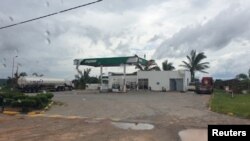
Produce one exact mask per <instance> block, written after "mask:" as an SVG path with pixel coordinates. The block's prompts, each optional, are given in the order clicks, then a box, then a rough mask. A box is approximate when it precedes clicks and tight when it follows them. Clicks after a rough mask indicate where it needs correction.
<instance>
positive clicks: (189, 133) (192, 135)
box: [178, 129, 207, 141]
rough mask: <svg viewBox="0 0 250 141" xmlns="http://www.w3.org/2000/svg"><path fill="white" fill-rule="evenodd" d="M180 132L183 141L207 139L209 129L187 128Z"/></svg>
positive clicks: (202, 140)
mask: <svg viewBox="0 0 250 141" xmlns="http://www.w3.org/2000/svg"><path fill="white" fill-rule="evenodd" d="M178 134H179V136H180V139H181V141H207V129H187V130H182V131H180V132H179V133H178Z"/></svg>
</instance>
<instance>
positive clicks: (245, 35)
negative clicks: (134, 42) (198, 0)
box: [154, 7, 250, 59]
mask: <svg viewBox="0 0 250 141" xmlns="http://www.w3.org/2000/svg"><path fill="white" fill-rule="evenodd" d="M249 19H250V10H249V7H248V8H242V7H238V8H228V9H226V10H224V11H222V12H221V13H219V14H218V15H217V16H216V17H214V18H213V19H211V20H210V21H208V22H206V23H205V24H203V25H201V24H200V25H195V26H188V27H186V28H183V29H181V30H180V31H179V32H177V33H176V34H174V35H173V36H172V37H171V38H169V39H166V40H165V41H163V42H162V44H161V45H160V46H159V47H158V48H157V49H156V51H155V53H154V57H155V58H157V59H161V58H164V57H183V56H185V55H186V54H187V52H189V51H190V50H192V49H196V50H198V51H203V50H218V49H221V48H224V47H226V46H227V45H228V44H229V43H231V42H232V41H235V40H237V39H244V40H250V38H249V37H250V20H249Z"/></svg>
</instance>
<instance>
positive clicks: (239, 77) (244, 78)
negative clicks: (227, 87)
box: [235, 73, 248, 80]
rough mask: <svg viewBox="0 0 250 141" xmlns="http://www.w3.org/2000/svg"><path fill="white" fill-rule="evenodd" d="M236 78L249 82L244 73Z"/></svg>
mask: <svg viewBox="0 0 250 141" xmlns="http://www.w3.org/2000/svg"><path fill="white" fill-rule="evenodd" d="M235 78H236V79H238V80H248V76H247V74H244V73H240V74H238V75H236V77H235Z"/></svg>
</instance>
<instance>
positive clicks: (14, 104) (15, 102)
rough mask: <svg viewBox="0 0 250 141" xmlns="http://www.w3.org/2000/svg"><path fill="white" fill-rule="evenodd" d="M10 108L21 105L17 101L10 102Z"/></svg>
mask: <svg viewBox="0 0 250 141" xmlns="http://www.w3.org/2000/svg"><path fill="white" fill-rule="evenodd" d="M10 106H11V107H21V106H22V104H21V102H19V101H12V102H11V105H10Z"/></svg>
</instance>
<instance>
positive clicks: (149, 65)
mask: <svg viewBox="0 0 250 141" xmlns="http://www.w3.org/2000/svg"><path fill="white" fill-rule="evenodd" d="M135 68H136V69H140V70H142V71H160V70H161V69H160V67H159V66H158V65H157V63H156V62H155V60H153V59H151V60H149V61H148V62H147V64H146V66H144V67H143V66H141V65H140V64H137V65H136V66H135Z"/></svg>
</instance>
